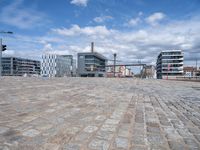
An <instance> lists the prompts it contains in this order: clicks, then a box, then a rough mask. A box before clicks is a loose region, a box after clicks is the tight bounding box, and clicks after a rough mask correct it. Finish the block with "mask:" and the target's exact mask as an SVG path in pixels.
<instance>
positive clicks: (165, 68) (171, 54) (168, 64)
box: [156, 50, 184, 79]
mask: <svg viewBox="0 0 200 150" xmlns="http://www.w3.org/2000/svg"><path fill="white" fill-rule="evenodd" d="M183 60H184V55H183V52H182V50H166V51H162V52H161V53H160V54H159V55H158V57H157V64H156V74H157V78H158V79H168V78H169V79H176V77H180V76H183Z"/></svg>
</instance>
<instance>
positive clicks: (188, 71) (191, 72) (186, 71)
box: [183, 67, 199, 77]
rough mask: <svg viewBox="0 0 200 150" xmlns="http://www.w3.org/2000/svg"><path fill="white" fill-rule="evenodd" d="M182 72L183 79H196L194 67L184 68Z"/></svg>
mask: <svg viewBox="0 0 200 150" xmlns="http://www.w3.org/2000/svg"><path fill="white" fill-rule="evenodd" d="M183 71H184V76H185V77H196V76H198V73H199V70H197V68H196V67H184V68H183Z"/></svg>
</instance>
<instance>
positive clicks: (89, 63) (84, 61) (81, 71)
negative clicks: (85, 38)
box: [77, 43, 107, 77]
mask: <svg viewBox="0 0 200 150" xmlns="http://www.w3.org/2000/svg"><path fill="white" fill-rule="evenodd" d="M93 46H94V43H92V46H91V52H85V53H78V69H77V73H78V76H80V77H104V76H105V74H106V64H107V59H106V57H104V56H103V55H101V54H99V53H97V52H94V51H93Z"/></svg>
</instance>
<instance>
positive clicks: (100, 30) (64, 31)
mask: <svg viewBox="0 0 200 150" xmlns="http://www.w3.org/2000/svg"><path fill="white" fill-rule="evenodd" d="M52 31H53V32H54V33H57V34H60V35H65V36H78V35H85V36H93V37H102V38H103V37H105V36H108V35H110V34H111V33H112V32H114V31H113V30H109V29H107V28H106V26H87V27H83V28H81V27H79V26H78V25H72V27H71V28H69V29H68V28H57V29H52Z"/></svg>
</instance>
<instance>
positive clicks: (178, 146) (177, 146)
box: [168, 141, 186, 150]
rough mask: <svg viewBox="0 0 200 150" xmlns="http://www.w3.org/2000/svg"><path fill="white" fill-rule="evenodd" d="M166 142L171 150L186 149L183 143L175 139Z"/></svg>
mask: <svg viewBox="0 0 200 150" xmlns="http://www.w3.org/2000/svg"><path fill="white" fill-rule="evenodd" d="M168 143H169V147H170V148H171V149H172V150H183V149H186V147H185V145H184V143H179V142H177V141H168Z"/></svg>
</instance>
